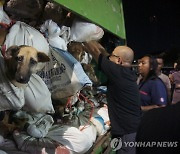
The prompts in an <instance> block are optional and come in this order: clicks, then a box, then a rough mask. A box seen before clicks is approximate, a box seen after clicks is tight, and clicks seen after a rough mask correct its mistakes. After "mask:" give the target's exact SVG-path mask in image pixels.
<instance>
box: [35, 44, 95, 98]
mask: <svg viewBox="0 0 180 154" xmlns="http://www.w3.org/2000/svg"><path fill="white" fill-rule="evenodd" d="M49 57H50V61H49V62H48V63H46V66H45V67H44V68H43V69H42V70H41V71H40V72H38V75H39V76H40V77H41V78H42V79H43V80H44V82H45V83H46V85H47V87H48V88H49V90H50V92H51V94H52V98H53V99H59V98H65V97H69V96H72V95H74V94H75V93H77V92H78V91H79V90H81V89H82V88H83V87H84V86H85V85H88V86H92V82H91V80H90V79H89V77H88V76H87V75H86V73H85V72H84V70H83V68H82V66H81V64H80V63H79V62H78V61H77V60H76V59H75V58H74V57H73V56H72V55H71V54H70V53H69V52H67V51H64V50H61V49H58V48H54V47H50V54H49Z"/></svg>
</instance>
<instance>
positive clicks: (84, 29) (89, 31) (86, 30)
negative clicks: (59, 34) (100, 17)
mask: <svg viewBox="0 0 180 154" xmlns="http://www.w3.org/2000/svg"><path fill="white" fill-rule="evenodd" d="M103 35H104V31H103V29H102V28H100V27H99V26H97V25H95V24H92V23H89V22H84V21H78V20H74V22H73V24H72V26H71V38H70V40H71V41H75V42H88V41H91V40H96V41H97V40H99V39H101V38H102V37H103Z"/></svg>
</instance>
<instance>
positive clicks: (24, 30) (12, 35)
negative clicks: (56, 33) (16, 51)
mask: <svg viewBox="0 0 180 154" xmlns="http://www.w3.org/2000/svg"><path fill="white" fill-rule="evenodd" d="M4 44H5V45H6V48H9V47H10V46H12V45H18V46H19V45H28V46H32V47H34V48H36V49H37V50H38V51H41V52H44V53H45V54H47V55H48V54H49V44H48V42H47V40H46V39H45V37H44V36H43V35H42V34H41V33H40V32H39V31H38V30H36V29H35V28H33V27H31V26H29V25H27V24H25V23H23V22H20V21H17V22H16V23H15V24H14V25H13V26H12V27H11V28H10V30H9V33H8V34H7V36H6V40H5V42H4ZM44 65H45V63H38V66H37V70H41V69H42V68H43V67H44Z"/></svg>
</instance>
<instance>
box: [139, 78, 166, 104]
mask: <svg viewBox="0 0 180 154" xmlns="http://www.w3.org/2000/svg"><path fill="white" fill-rule="evenodd" d="M139 91H140V98H141V105H142V106H148V105H166V104H167V101H168V100H167V90H166V87H165V85H164V83H163V82H162V81H161V79H159V78H155V79H149V80H147V81H145V82H140V84H139Z"/></svg>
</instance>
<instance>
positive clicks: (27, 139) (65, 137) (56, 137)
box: [13, 125, 96, 154]
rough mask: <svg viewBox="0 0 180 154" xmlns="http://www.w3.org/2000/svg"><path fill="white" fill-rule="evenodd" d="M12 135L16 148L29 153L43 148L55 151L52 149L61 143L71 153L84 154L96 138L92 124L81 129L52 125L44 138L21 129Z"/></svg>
mask: <svg viewBox="0 0 180 154" xmlns="http://www.w3.org/2000/svg"><path fill="white" fill-rule="evenodd" d="M13 137H14V140H15V142H16V144H17V146H18V149H20V150H21V151H25V152H29V153H37V154H39V153H41V151H42V149H43V148H45V149H46V152H47V153H55V152H53V151H52V149H53V148H54V149H55V147H57V146H58V145H63V146H64V147H66V148H67V149H69V151H71V152H72V153H78V154H84V153H86V152H87V151H88V150H89V149H90V148H91V146H92V145H93V143H94V142H95V140H96V129H95V127H94V126H93V125H91V126H87V127H86V128H85V129H83V131H80V130H79V129H78V128H76V127H71V126H60V125H54V126H52V127H51V128H50V129H49V132H48V134H47V135H46V137H44V138H35V137H32V136H30V135H28V134H27V133H26V132H23V131H22V132H17V131H15V132H14V134H13Z"/></svg>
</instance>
